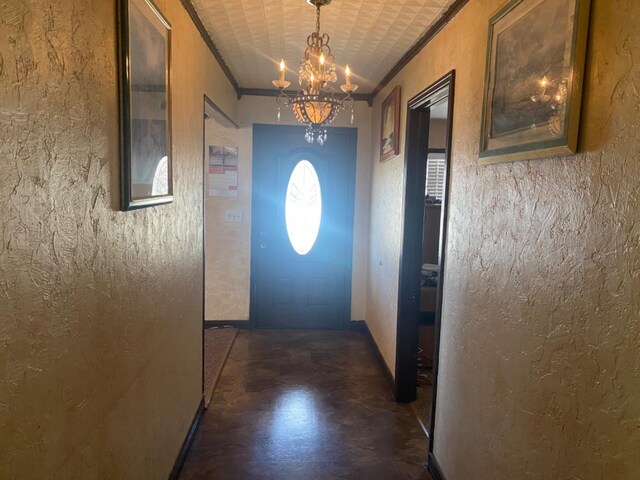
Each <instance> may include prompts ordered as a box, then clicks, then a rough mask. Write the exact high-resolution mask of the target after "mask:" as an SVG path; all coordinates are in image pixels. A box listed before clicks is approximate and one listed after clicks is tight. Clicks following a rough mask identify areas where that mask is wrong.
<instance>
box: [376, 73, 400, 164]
mask: <svg viewBox="0 0 640 480" xmlns="http://www.w3.org/2000/svg"><path fill="white" fill-rule="evenodd" d="M401 101H402V89H401V87H400V85H398V86H397V87H395V88H394V89H393V90H392V91H391V93H390V94H389V95H388V96H387V98H386V99H385V100H384V102H382V109H381V112H380V113H381V119H380V162H386V161H387V160H389V159H390V158H392V157H395V156H397V155H398V154H400V108H401V104H400V102H401ZM390 115H393V118H390ZM391 121H393V130H391V132H389V131H388V128H389V127H390V126H391ZM389 134H391V135H392V137H391V138H390V137H389Z"/></svg>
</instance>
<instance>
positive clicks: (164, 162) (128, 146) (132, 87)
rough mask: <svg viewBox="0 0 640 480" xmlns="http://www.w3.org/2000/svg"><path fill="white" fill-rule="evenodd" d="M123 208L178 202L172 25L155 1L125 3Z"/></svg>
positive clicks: (122, 17)
mask: <svg viewBox="0 0 640 480" xmlns="http://www.w3.org/2000/svg"><path fill="white" fill-rule="evenodd" d="M118 18H119V22H118V26H119V32H118V33H119V69H120V71H119V73H120V75H119V76H120V83H119V87H120V89H119V90H120V92H119V93H120V158H121V161H120V167H121V174H120V179H121V208H122V210H125V211H127V210H134V209H138V208H144V207H151V206H154V205H161V204H166V203H171V202H172V201H173V162H172V141H171V134H172V131H171V130H172V129H171V24H170V23H169V21H168V20H167V19H166V18H165V17H164V15H163V14H162V12H161V11H160V10H159V8H158V7H157V6H156V5H155V3H153V0H119V1H118Z"/></svg>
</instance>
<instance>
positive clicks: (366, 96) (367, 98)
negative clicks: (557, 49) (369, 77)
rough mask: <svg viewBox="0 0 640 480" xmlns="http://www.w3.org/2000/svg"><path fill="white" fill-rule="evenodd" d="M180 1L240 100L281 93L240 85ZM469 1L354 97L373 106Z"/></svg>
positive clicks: (185, 2)
mask: <svg viewBox="0 0 640 480" xmlns="http://www.w3.org/2000/svg"><path fill="white" fill-rule="evenodd" d="M180 2H181V3H182V6H183V7H184V9H185V10H186V11H187V13H188V14H189V17H191V21H192V22H193V24H194V25H195V27H196V29H197V30H198V32H200V35H201V36H202V39H203V40H204V42H205V43H206V44H207V47H209V50H210V51H211V53H212V54H213V56H214V57H215V59H216V60H217V61H218V64H219V65H220V68H221V69H222V71H223V72H224V74H225V75H226V76H227V78H228V79H229V82H231V85H232V86H233V88H234V89H235V91H236V94H237V95H238V100H239V99H240V98H242V96H243V95H257V96H268V97H273V96H276V97H277V96H278V95H279V92H278V91H277V90H269V89H261V88H242V87H240V85H239V84H238V81H237V80H236V79H235V77H234V76H233V73H232V72H231V69H230V68H229V66H228V65H227V63H226V62H225V61H224V58H222V54H221V53H220V50H218V47H216V45H215V43H213V40H212V38H211V35H209V32H208V31H207V29H206V27H205V26H204V25H203V23H202V20H200V17H199V16H198V12H196V9H195V8H194V6H193V4H192V3H191V0H180ZM468 2H469V0H456V1H455V2H453V4H451V6H450V7H449V8H448V9H447V11H446V12H444V14H443V15H442V16H441V17H440V18H439V19H438V20H437V21H436V23H434V24H433V25H432V26H431V28H429V30H427V31H426V32H425V33H424V35H422V37H420V39H419V40H418V41H417V42H416V43H414V44H413V46H412V47H411V48H410V49H409V50H408V51H407V52H406V53H405V54H404V55H403V56H402V58H401V59H400V60H398V62H397V63H396V64H395V65H394V66H393V68H392V69H391V70H390V71H389V73H387V74H386V75H385V77H384V78H383V79H382V80H381V81H380V83H379V84H378V85H377V86H376V87H375V88H374V89H373V91H372V92H371V93H356V94H354V95H353V98H354V99H355V100H357V101H363V102H367V103H368V104H369V106H370V107H371V106H372V105H373V99H374V98H375V97H376V96H377V95H378V94H379V93H380V91H381V90H382V89H383V88H384V87H385V86H386V85H387V84H389V82H391V80H393V77H395V76H396V75H397V74H398V73H399V72H400V70H402V69H403V68H404V67H405V66H406V65H407V64H408V63H409V62H410V61H411V60H413V58H414V57H415V56H416V55H418V53H420V51H421V50H422V49H423V48H424V47H425V46H426V45H427V44H428V43H429V42H430V41H431V40H433V38H434V37H435V36H436V35H437V34H438V33H440V31H441V30H442V29H443V28H444V27H445V26H446V25H447V24H448V23H449V22H450V21H451V20H452V19H453V18H454V17H455V16H456V15H457V14H458V12H460V10H462V7H464V6H465V5H466V4H467V3H468Z"/></svg>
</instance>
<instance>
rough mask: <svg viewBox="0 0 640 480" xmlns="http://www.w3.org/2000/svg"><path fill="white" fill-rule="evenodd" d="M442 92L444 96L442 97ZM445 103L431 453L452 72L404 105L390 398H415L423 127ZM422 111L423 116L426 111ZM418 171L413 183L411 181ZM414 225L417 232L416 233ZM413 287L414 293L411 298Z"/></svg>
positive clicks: (425, 136)
mask: <svg viewBox="0 0 640 480" xmlns="http://www.w3.org/2000/svg"><path fill="white" fill-rule="evenodd" d="M443 91H445V93H444V94H443V93H442V92H443ZM445 97H448V99H449V105H448V118H447V127H446V135H447V139H446V146H445V153H446V172H447V176H446V181H445V191H444V198H443V205H442V215H441V219H440V231H441V237H440V245H439V256H440V265H439V267H440V269H439V270H440V271H439V279H438V289H437V292H436V315H435V341H434V356H433V358H434V360H433V397H432V401H431V418H430V421H429V437H430V438H431V441H430V442H429V453H432V452H433V444H434V441H433V439H434V434H435V415H436V398H437V390H438V370H439V363H440V362H439V359H440V332H441V325H442V297H443V290H444V282H445V278H444V274H445V266H446V250H447V249H446V246H447V226H448V222H449V197H450V191H451V145H452V136H453V110H454V103H455V70H452V71H451V72H449V73H447V74H446V75H445V76H443V77H442V78H440V79H439V80H438V81H436V82H435V83H434V84H432V85H431V86H429V87H427V88H426V89H425V90H423V91H422V92H420V93H419V94H418V95H416V96H415V97H413V98H412V99H411V100H409V102H408V108H407V138H406V145H405V152H407V153H406V155H405V185H404V227H403V236H402V238H403V248H402V253H401V258H400V280H399V290H398V317H397V339H396V376H395V392H394V393H395V396H396V400H397V401H398V402H403V403H404V402H411V401H414V400H415V399H416V387H417V382H416V379H417V374H418V366H417V350H418V331H419V324H420V320H419V318H420V297H419V295H420V292H419V286H420V280H419V279H420V265H421V264H422V262H421V258H422V223H423V213H424V179H425V176H426V172H425V169H426V161H425V159H426V154H425V155H424V156H422V154H423V153H425V152H427V151H428V139H429V137H428V128H427V129H426V133H425V130H424V129H423V128H422V127H423V126H424V121H425V116H426V117H428V113H429V109H430V107H431V105H433V104H435V103H437V102H439V101H440V100H443V99H444V98H445ZM425 111H426V113H427V114H426V115H425V113H424V112H425ZM420 172H422V176H421V177H420V179H421V180H422V181H418V180H416V179H414V178H412V177H411V175H414V176H415V175H417V174H419V173H420ZM416 223H417V224H418V226H419V227H420V228H419V229H418V228H416ZM416 287H417V293H416Z"/></svg>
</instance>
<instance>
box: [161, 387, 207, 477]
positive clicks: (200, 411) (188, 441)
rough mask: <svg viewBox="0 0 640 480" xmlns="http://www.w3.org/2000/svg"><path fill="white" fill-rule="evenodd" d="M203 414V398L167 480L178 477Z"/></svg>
mask: <svg viewBox="0 0 640 480" xmlns="http://www.w3.org/2000/svg"><path fill="white" fill-rule="evenodd" d="M203 414H204V398H202V399H201V400H200V405H199V406H198V410H197V411H196V415H195V417H193V421H192V422H191V426H190V427H189V431H188V432H187V436H186V437H185V439H184V442H183V443H182V447H181V448H180V451H179V452H178V457H177V458H176V461H175V463H174V464H173V468H172V469H171V473H170V474H169V480H178V477H180V472H181V471H182V466H183V465H184V461H185V459H186V458H187V454H188V453H189V450H190V449H191V445H192V444H193V440H194V439H195V438H196V433H197V432H198V427H199V426H200V422H201V421H202V415H203Z"/></svg>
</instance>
